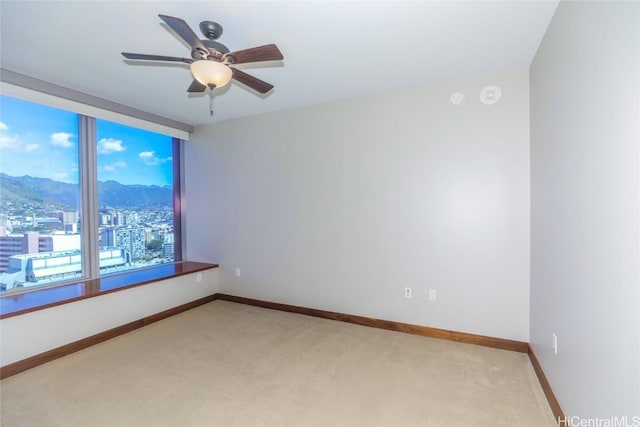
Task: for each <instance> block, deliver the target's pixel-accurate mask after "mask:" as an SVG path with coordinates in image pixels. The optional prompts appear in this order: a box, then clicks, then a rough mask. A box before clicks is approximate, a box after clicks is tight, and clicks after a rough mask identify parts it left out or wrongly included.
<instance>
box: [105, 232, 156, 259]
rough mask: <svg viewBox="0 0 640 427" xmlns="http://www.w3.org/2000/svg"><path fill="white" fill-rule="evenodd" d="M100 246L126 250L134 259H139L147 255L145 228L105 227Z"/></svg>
mask: <svg viewBox="0 0 640 427" xmlns="http://www.w3.org/2000/svg"><path fill="white" fill-rule="evenodd" d="M100 244H101V245H103V246H115V247H119V248H123V249H126V250H127V251H128V252H129V253H130V254H131V257H132V259H134V260H135V259H138V258H141V257H143V256H144V254H145V250H146V247H145V233H144V228H142V227H135V228H133V227H132V228H128V227H105V228H102V229H101V232H100Z"/></svg>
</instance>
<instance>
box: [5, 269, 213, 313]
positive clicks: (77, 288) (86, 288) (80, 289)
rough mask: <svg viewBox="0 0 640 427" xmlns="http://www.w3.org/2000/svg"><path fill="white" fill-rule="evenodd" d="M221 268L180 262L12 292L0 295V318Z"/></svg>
mask: <svg viewBox="0 0 640 427" xmlns="http://www.w3.org/2000/svg"><path fill="white" fill-rule="evenodd" d="M216 267H218V265H217V264H208V263H203V262H192V261H181V262H176V263H173V264H163V265H160V266H157V267H151V268H145V269H140V270H132V271H128V272H124V273H120V274H114V275H111V276H105V277H102V278H99V279H90V280H85V281H81V282H76V283H69V284H66V285H61V286H54V287H50V288H44V289H36V290H33V291H27V292H21V293H15V294H14V293H10V294H7V295H3V296H1V297H0V319H6V318H8V317H13V316H18V315H20V314H25V313H30V312H32V311H37V310H43V309H45V308H50V307H55V306H57V305H62V304H67V303H70V302H74V301H79V300H83V299H87V298H93V297H97V296H100V295H104V294H108V293H111V292H117V291H122V290H125V289H129V288H133V287H136V286H142V285H146V284H149V283H154V282H158V281H160V280H166V279H170V278H173V277H178V276H184V275H185V274H191V273H196V272H199V271H203V270H208V269H211V268H216Z"/></svg>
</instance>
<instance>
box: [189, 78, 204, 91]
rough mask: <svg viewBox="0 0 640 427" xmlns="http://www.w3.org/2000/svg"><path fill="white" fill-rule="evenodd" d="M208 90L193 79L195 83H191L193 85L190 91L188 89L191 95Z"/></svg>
mask: <svg viewBox="0 0 640 427" xmlns="http://www.w3.org/2000/svg"><path fill="white" fill-rule="evenodd" d="M206 89H207V87H206V86H205V85H203V84H202V83H200V82H199V81H197V80H196V79H193V81H192V82H191V85H190V86H189V89H187V92H190V93H194V92H204V91H205V90H206Z"/></svg>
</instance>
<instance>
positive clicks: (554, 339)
mask: <svg viewBox="0 0 640 427" xmlns="http://www.w3.org/2000/svg"><path fill="white" fill-rule="evenodd" d="M551 338H552V345H553V354H558V336H557V335H556V334H551Z"/></svg>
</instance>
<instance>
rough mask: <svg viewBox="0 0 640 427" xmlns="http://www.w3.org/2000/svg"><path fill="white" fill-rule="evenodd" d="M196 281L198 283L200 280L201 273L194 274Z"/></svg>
mask: <svg viewBox="0 0 640 427" xmlns="http://www.w3.org/2000/svg"><path fill="white" fill-rule="evenodd" d="M196 282H198V283H200V282H202V273H198V274H196Z"/></svg>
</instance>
